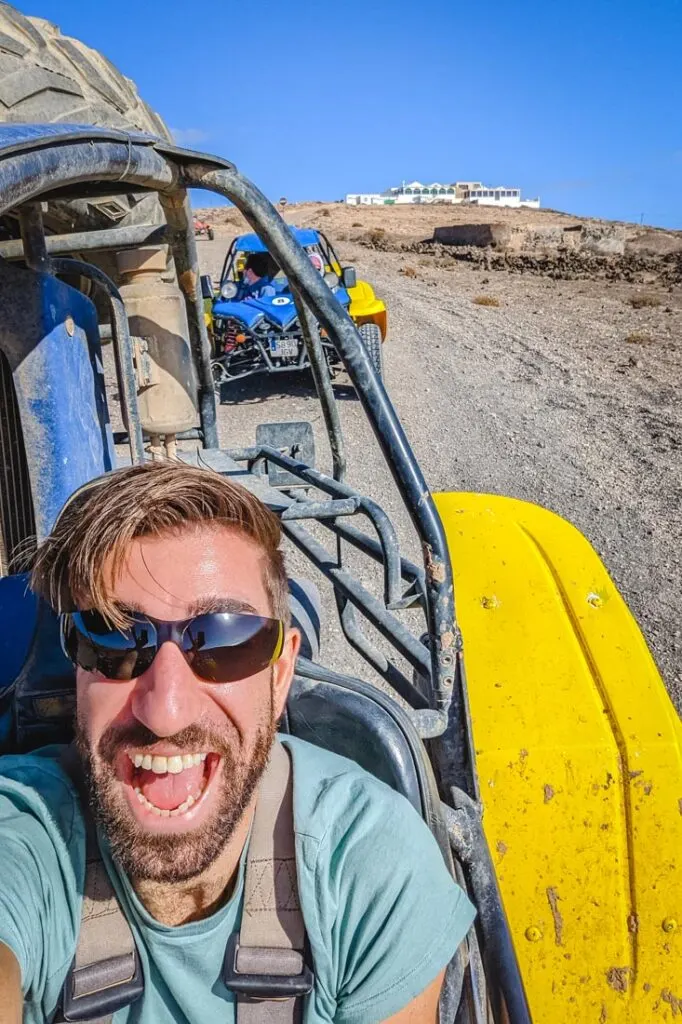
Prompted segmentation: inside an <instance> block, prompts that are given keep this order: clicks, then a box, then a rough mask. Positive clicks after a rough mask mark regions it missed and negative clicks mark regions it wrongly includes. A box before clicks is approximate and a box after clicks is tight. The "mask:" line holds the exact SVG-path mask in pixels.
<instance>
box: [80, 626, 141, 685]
mask: <svg viewBox="0 0 682 1024" xmlns="http://www.w3.org/2000/svg"><path fill="white" fill-rule="evenodd" d="M65 646H66V651H67V653H68V655H69V657H70V658H71V660H72V661H74V662H75V663H76V664H77V665H78V666H79V667H80V668H82V669H85V670H86V671H88V672H99V673H101V675H103V676H105V677H106V678H107V679H116V680H120V681H125V680H128V679H135V678H136V677H137V676H140V675H142V673H143V672H146V671H147V669H148V668H149V666H150V665H151V663H152V661H153V660H154V655H155V654H156V630H155V628H154V626H153V625H152V623H151V622H149V621H148V620H147V619H143V618H134V619H133V622H132V623H131V625H130V626H129V627H128V628H127V629H124V630H119V629H112V628H111V626H110V625H109V624H108V623H107V622H106V620H105V619H104V618H103V617H102V616H101V615H100V614H99V613H98V612H91V611H90V612H76V613H74V614H73V615H72V616H71V624H70V627H69V628H68V629H67V632H66V638H65Z"/></svg>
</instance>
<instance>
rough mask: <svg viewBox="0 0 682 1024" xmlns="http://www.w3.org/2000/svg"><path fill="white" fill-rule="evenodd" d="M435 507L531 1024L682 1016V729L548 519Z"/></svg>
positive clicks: (577, 557)
mask: <svg viewBox="0 0 682 1024" xmlns="http://www.w3.org/2000/svg"><path fill="white" fill-rule="evenodd" d="M434 498H435V502H436V505H437V508H438V511H439V513H440V515H441V518H442V520H443V524H444V527H445V531H446V536H447V540H448V546H449V551H450V556H451V560H452V565H453V571H454V577H455V596H456V607H457V612H458V618H459V622H460V625H461V628H462V632H463V636H464V658H465V668H466V675H467V681H468V691H469V700H470V708H471V716H472V721H473V735H474V742H475V746H476V756H477V766H478V775H479V781H480V787H481V799H482V802H483V805H484V817H483V822H484V829H485V833H486V837H487V840H488V843H489V846H490V850H491V853H492V856H493V860H494V863H495V867H496V872H497V875H498V879H499V884H500V888H501V891H502V898H503V901H504V905H505V909H506V912H507V915H508V918H509V922H510V926H511V930H512V935H513V938H514V944H515V947H516V950H517V955H518V958H519V961H520V964H521V970H522V974H523V977H524V983H525V985H526V990H527V993H528V998H529V1002H530V1007H531V1012H532V1015H533V1020H534V1021H536V1022H537V1024H569V1022H570V1024H578V1022H579V1024H621V1022H623V1024H624V1022H628V1024H645V1022H648V1021H673V1020H675V1021H677V1020H682V724H681V723H680V719H679V718H678V716H677V714H676V712H675V709H674V707H673V705H672V703H671V701H670V699H669V697H668V694H667V692H666V689H665V686H664V684H663V681H662V679H661V676H660V675H659V672H658V670H657V668H656V665H655V664H654V661H653V659H652V657H651V655H650V653H649V651H648V649H647V646H646V644H645V642H644V639H643V637H642V634H641V632H640V630H639V628H638V626H637V623H636V622H635V620H634V619H633V617H632V615H631V614H630V612H629V610H628V608H627V606H626V604H625V602H624V601H623V599H622V598H621V597H620V595H619V593H618V591H617V590H616V587H615V586H614V584H613V582H612V580H611V579H610V577H609V575H608V573H607V572H606V569H605V568H604V566H603V564H602V562H601V561H600V559H599V557H598V556H597V554H596V553H595V551H594V550H593V548H592V547H591V546H590V544H589V543H588V542H587V540H585V538H584V537H583V536H582V535H581V534H580V533H579V532H578V530H576V529H575V528H574V527H573V526H571V525H570V524H569V523H567V522H565V521H564V520H562V519H561V518H560V517H559V516H557V515H555V514H554V513H552V512H548V511H546V510H545V509H542V508H539V507H537V506H535V505H531V504H528V503H526V502H522V501H517V500H515V499H512V498H504V497H495V496H488V495H477V494H436V495H434Z"/></svg>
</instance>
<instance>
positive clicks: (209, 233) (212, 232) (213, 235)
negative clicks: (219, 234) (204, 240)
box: [206, 228, 215, 242]
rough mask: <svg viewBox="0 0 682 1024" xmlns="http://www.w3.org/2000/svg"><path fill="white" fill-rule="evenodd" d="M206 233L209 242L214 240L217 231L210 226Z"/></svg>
mask: <svg viewBox="0 0 682 1024" xmlns="http://www.w3.org/2000/svg"><path fill="white" fill-rule="evenodd" d="M206 234H207V235H208V240H209V242H212V241H213V239H214V238H215V231H214V230H213V228H209V229H208V231H207V232H206Z"/></svg>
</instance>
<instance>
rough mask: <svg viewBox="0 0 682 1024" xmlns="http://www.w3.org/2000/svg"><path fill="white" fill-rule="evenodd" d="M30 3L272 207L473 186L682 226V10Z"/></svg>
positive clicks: (521, 0) (351, 0) (369, 0)
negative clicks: (460, 182) (421, 187)
mask: <svg viewBox="0 0 682 1024" xmlns="http://www.w3.org/2000/svg"><path fill="white" fill-rule="evenodd" d="M15 2H17V4H18V6H19V7H20V9H22V10H23V12H24V13H26V14H36V15H39V16H41V17H44V18H48V19H50V20H52V21H54V22H56V23H57V24H58V25H59V26H60V27H61V29H62V31H63V32H65V33H67V34H69V35H75V36H78V37H79V38H81V39H82V40H83V41H84V42H86V43H88V44H89V45H91V46H94V47H96V48H97V49H100V50H102V52H103V53H105V54H106V56H107V57H109V59H110V60H112V61H113V62H114V63H115V64H117V65H118V67H119V68H120V69H121V70H122V71H123V72H124V73H125V74H127V75H128V76H129V77H130V78H132V79H134V81H135V82H136V83H137V85H138V87H139V89H140V91H141V93H142V95H143V96H144V98H145V99H146V100H147V101H148V102H149V103H150V104H151V105H152V106H153V107H154V108H155V109H156V110H158V111H159V113H161V115H162V116H163V117H164V119H165V120H166V123H167V124H168V125H169V126H170V127H171V128H173V129H175V130H176V132H177V136H178V139H179V141H182V142H184V143H186V144H188V145H192V146H193V147H195V148H201V149H205V150H209V151H212V152H215V153H219V154H221V155H222V156H226V157H228V158H229V159H231V160H234V161H235V163H237V164H238V166H239V167H240V168H241V169H242V170H243V171H244V172H246V173H247V174H248V175H249V176H250V177H251V178H253V180H254V181H255V182H256V184H258V185H259V186H260V187H261V188H262V189H263V190H264V191H265V192H266V193H267V194H268V195H269V196H270V197H271V198H274V199H277V198H279V197H280V196H286V197H287V198H288V199H290V200H300V199H338V198H340V197H341V196H342V195H344V194H345V193H346V192H358V191H381V190H383V189H384V188H386V187H387V186H389V185H392V184H396V183H398V182H399V181H400V180H401V179H403V178H404V179H411V178H419V179H421V180H424V181H431V180H439V181H446V180H447V181H451V180H455V179H464V180H465V179H469V178H475V179H479V180H483V181H484V182H485V183H486V184H490V185H500V184H505V185H509V186H520V187H521V188H522V189H523V190H524V193H525V194H526V195H527V196H534V195H537V194H539V195H540V198H541V200H542V205H543V206H549V207H554V208H556V209H561V210H568V211H570V212H574V213H579V214H586V215H591V216H601V217H610V218H616V219H626V220H634V221H639V220H640V217H643V220H644V223H648V224H658V225H662V226H666V227H674V228H682V56H681V55H682V0H648V3H642V2H641V0H640V2H637V3H635V2H634V0H590V2H587V0H575V2H572V3H571V2H569V3H557V2H556V0H544V2H540V0H538V2H536V0H517V2H516V3H514V4H511V3H500V2H498V0H488V2H487V3H484V4H467V3H460V2H456V0H429V2H426V3H425V2H420V3H409V4H408V3H405V2H403V0H395V2H393V3H390V2H388V0H340V2H336V3H326V2H324V0H278V2H274V0H261V2H260V3H252V4H249V3H237V2H235V0H203V2H202V3H197V4H192V3H180V2H178V0H117V2H116V3H115V4H112V3H110V2H107V0H103V2H95V0H30V2H29V0H15ZM114 12H115V13H114Z"/></svg>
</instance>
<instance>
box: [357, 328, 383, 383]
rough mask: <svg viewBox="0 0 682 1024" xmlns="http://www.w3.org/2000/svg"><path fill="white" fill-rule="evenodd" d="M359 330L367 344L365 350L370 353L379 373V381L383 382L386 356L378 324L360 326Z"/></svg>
mask: <svg viewBox="0 0 682 1024" xmlns="http://www.w3.org/2000/svg"><path fill="white" fill-rule="evenodd" d="M358 330H359V332H360V337H361V338H362V340H363V341H364V343H365V348H366V349H367V352H368V353H369V358H370V359H371V360H372V364H373V366H374V369H375V370H376V372H377V377H378V378H379V380H383V377H384V355H383V342H382V340H381V331H380V330H379V327H378V326H377V324H360V326H359V328H358Z"/></svg>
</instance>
